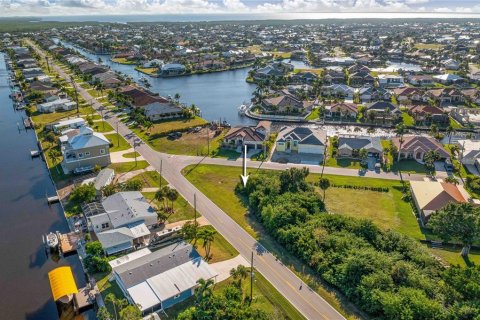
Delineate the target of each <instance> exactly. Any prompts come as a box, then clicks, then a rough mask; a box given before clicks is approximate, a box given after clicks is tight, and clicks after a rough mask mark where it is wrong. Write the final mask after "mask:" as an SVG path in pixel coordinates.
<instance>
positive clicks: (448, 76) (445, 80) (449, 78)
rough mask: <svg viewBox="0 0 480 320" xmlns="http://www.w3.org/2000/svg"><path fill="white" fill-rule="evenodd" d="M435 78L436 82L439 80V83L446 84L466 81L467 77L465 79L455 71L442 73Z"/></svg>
mask: <svg viewBox="0 0 480 320" xmlns="http://www.w3.org/2000/svg"><path fill="white" fill-rule="evenodd" d="M433 79H434V80H435V81H436V82H439V83H441V84H445V85H450V84H457V83H462V82H464V81H465V79H463V78H462V77H460V76H457V75H456V74H453V73H445V74H441V75H438V76H433Z"/></svg>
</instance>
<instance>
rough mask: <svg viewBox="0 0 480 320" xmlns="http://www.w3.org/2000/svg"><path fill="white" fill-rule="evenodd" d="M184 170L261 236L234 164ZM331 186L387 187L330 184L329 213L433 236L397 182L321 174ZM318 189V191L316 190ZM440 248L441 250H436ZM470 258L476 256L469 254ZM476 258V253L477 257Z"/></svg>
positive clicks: (447, 256)
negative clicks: (242, 196)
mask: <svg viewBox="0 0 480 320" xmlns="http://www.w3.org/2000/svg"><path fill="white" fill-rule="evenodd" d="M192 168H193V167H192V166H190V167H187V168H185V169H184V175H185V176H186V178H187V179H188V180H189V181H190V182H192V183H193V184H194V185H195V186H196V187H197V188H199V190H201V191H202V192H203V193H204V194H205V195H207V196H208V197H209V198H210V199H211V200H212V201H213V202H215V203H216V204H217V205H218V206H219V207H220V208H222V209H223V210H224V211H225V212H226V213H227V214H228V215H229V216H231V217H232V218H233V219H234V220H235V221H236V222H237V223H238V224H239V225H240V226H242V227H243V228H244V229H245V230H246V231H247V232H249V233H250V234H251V235H252V236H254V237H256V238H257V239H262V240H263V239H264V238H265V236H264V235H263V234H262V233H261V226H259V224H258V223H256V221H254V220H253V219H251V218H249V216H248V214H247V208H246V205H245V204H244V203H243V200H242V199H240V198H239V197H238V196H237V195H236V194H235V193H234V188H235V186H236V184H237V183H238V182H239V174H240V173H239V170H238V168H234V167H224V166H213V165H199V166H197V167H195V168H194V170H191V169H192ZM272 173H273V172H272V171H267V170H259V171H256V172H255V171H251V172H250V174H272ZM324 176H325V177H327V178H329V180H330V183H331V184H332V185H339V186H341V185H351V186H368V187H383V188H389V191H388V192H377V191H369V190H358V189H346V188H337V187H330V188H329V189H328V190H327V192H326V200H325V204H326V207H327V210H328V211H330V212H334V213H338V214H344V215H349V216H354V217H359V218H366V219H370V220H372V221H373V222H374V223H375V224H377V225H378V226H379V227H381V228H390V229H393V230H395V231H398V232H400V233H403V234H406V235H408V236H411V237H413V238H415V239H417V240H427V239H431V238H433V237H432V235H431V234H430V233H429V232H428V231H425V230H423V229H422V228H420V226H419V224H418V222H417V220H416V217H415V216H414V214H413V210H412V208H411V206H410V203H408V202H405V201H403V200H402V197H403V193H402V185H401V182H400V181H394V180H384V179H374V178H363V177H349V176H333V175H324ZM318 178H319V175H318V174H310V175H309V176H308V178H307V180H308V181H310V182H315V181H316V180H318ZM319 192H320V191H319ZM439 251H442V250H439ZM439 256H440V257H442V258H445V259H446V261H447V262H449V263H454V264H456V263H457V262H458V258H460V257H456V255H455V259H452V258H453V256H452V255H451V254H448V253H447V251H446V252H444V254H443V255H440V254H439ZM472 257H473V258H472V260H475V259H477V256H475V255H472ZM478 258H480V256H478Z"/></svg>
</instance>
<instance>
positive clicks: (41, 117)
mask: <svg viewBox="0 0 480 320" xmlns="http://www.w3.org/2000/svg"><path fill="white" fill-rule="evenodd" d="M79 111H80V113H79V114H77V109H76V108H75V109H73V110H69V111H58V112H52V113H40V112H37V111H35V112H34V113H33V115H32V120H33V122H35V123H36V124H39V125H46V124H48V123H52V122H55V121H59V120H62V119H64V118H69V117H71V118H74V117H75V116H77V115H78V116H81V115H89V114H91V113H95V110H94V109H93V108H92V107H90V106H87V107H80V108H79Z"/></svg>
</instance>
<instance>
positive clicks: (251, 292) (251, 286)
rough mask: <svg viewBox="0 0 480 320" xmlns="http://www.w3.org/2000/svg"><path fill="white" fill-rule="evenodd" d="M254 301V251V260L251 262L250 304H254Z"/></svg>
mask: <svg viewBox="0 0 480 320" xmlns="http://www.w3.org/2000/svg"><path fill="white" fill-rule="evenodd" d="M252 300H253V251H252V259H251V260H250V302H249V304H252Z"/></svg>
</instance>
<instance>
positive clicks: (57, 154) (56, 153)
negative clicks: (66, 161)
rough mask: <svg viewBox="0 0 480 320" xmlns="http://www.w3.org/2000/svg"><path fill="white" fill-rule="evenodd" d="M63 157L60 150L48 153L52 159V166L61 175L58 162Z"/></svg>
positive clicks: (51, 150)
mask: <svg viewBox="0 0 480 320" xmlns="http://www.w3.org/2000/svg"><path fill="white" fill-rule="evenodd" d="M61 155H62V154H61V153H60V151H59V150H58V149H50V151H48V157H49V158H50V161H51V162H52V165H53V166H54V167H55V168H56V170H57V173H58V174H60V171H58V167H57V160H58V158H59V157H60V156H61Z"/></svg>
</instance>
